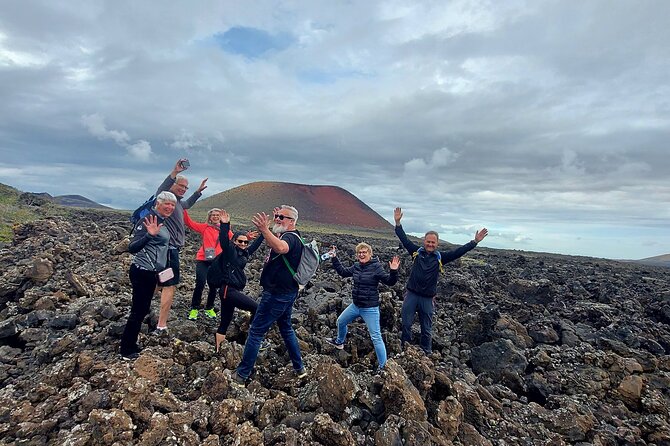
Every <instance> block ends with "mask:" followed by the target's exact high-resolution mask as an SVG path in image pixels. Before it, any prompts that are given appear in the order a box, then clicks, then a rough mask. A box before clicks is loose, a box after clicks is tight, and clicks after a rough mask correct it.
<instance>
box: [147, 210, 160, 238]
mask: <svg viewBox="0 0 670 446" xmlns="http://www.w3.org/2000/svg"><path fill="white" fill-rule="evenodd" d="M144 227H145V228H147V232H148V233H149V234H151V235H157V234H158V233H159V232H160V230H161V227H163V223H158V217H156V216H155V215H147V216H146V217H144Z"/></svg>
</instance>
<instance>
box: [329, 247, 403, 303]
mask: <svg viewBox="0 0 670 446" xmlns="http://www.w3.org/2000/svg"><path fill="white" fill-rule="evenodd" d="M333 268H335V271H337V274H339V275H340V276H342V277H353V278H354V288H353V289H352V290H351V297H352V298H353V301H354V304H355V305H356V306H357V307H360V308H371V307H378V306H379V290H378V288H379V282H382V283H383V284H385V285H388V286H392V285H395V283H396V282H397V281H398V270H391V272H390V273H387V272H386V271H384V267H383V266H382V264H381V262H380V261H379V260H377V259H376V258H373V259H370V261H369V262H366V263H360V262H356V263H354V264H353V266H350V267H348V268H345V267H344V266H342V263H341V262H340V259H338V258H337V257H333Z"/></svg>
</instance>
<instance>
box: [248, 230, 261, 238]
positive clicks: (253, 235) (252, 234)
mask: <svg viewBox="0 0 670 446" xmlns="http://www.w3.org/2000/svg"><path fill="white" fill-rule="evenodd" d="M258 236H259V233H258V231H247V238H248V239H249V240H253V239H255V238H256V237H258Z"/></svg>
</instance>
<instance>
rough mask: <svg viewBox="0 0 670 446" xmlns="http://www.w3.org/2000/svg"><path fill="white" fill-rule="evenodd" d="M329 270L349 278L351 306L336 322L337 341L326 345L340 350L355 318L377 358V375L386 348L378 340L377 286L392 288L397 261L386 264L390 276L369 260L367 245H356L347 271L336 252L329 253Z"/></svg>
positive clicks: (369, 249) (378, 264)
mask: <svg viewBox="0 0 670 446" xmlns="http://www.w3.org/2000/svg"><path fill="white" fill-rule="evenodd" d="M332 253H333V257H332V259H333V260H332V261H333V268H335V271H336V272H337V274H339V275H340V276H342V277H353V280H354V286H353V289H352V290H351V297H352V300H353V302H352V303H350V304H349V306H348V307H347V308H345V309H344V311H342V313H341V314H340V315H339V316H338V318H337V337H335V338H328V339H327V341H328V343H330V344H332V345H333V346H335V348H337V349H340V350H341V349H343V348H344V341H345V339H346V337H347V325H349V324H350V323H351V322H353V321H354V320H355V319H356V318H358V317H359V316H360V317H361V319H363V321H365V325H367V327H368V332H369V333H370V339H372V345H373V346H374V349H375V354H376V355H377V363H378V367H377V371H381V370H382V369H383V368H384V365H385V364H386V346H385V345H384V339H383V338H382V331H381V326H380V323H379V289H378V288H379V283H380V282H381V283H383V284H385V285H388V286H393V285H395V283H396V282H397V281H398V267H399V266H400V258H398V256H394V257H393V259H392V260H391V261H390V262H389V268H390V270H391V272H390V273H387V272H386V271H384V267H383V265H382V263H381V262H380V261H379V260H378V259H377V258H373V257H372V247H371V246H370V245H368V244H367V243H359V244H358V245H356V259H357V260H358V261H357V262H355V263H354V264H353V265H352V266H350V267H345V266H343V265H342V263H341V262H340V259H339V258H338V257H337V250H336V249H333V250H332Z"/></svg>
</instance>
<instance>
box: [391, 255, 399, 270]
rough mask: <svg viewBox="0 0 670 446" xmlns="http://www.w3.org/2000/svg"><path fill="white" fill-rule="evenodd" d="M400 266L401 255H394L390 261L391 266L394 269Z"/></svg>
mask: <svg viewBox="0 0 670 446" xmlns="http://www.w3.org/2000/svg"><path fill="white" fill-rule="evenodd" d="M399 267H400V257H398V256H393V258H392V259H391V261H390V262H389V268H391V269H392V270H396V269H398V268H399Z"/></svg>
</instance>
